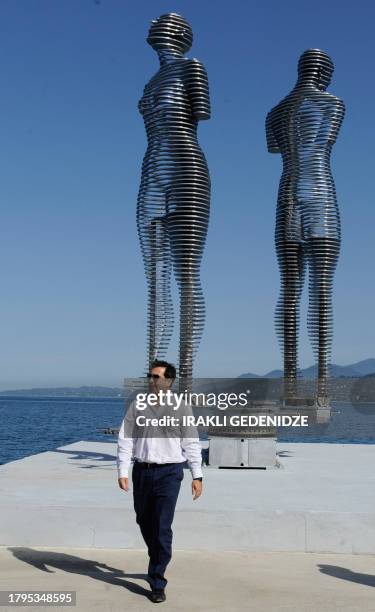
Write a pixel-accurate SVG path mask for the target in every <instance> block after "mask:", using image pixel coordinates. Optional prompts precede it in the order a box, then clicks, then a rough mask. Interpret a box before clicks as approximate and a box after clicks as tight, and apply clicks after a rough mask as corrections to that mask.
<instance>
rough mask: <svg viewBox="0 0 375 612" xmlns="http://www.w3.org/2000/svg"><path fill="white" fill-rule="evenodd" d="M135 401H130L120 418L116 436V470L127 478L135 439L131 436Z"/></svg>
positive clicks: (121, 476) (120, 475)
mask: <svg viewBox="0 0 375 612" xmlns="http://www.w3.org/2000/svg"><path fill="white" fill-rule="evenodd" d="M134 407H135V402H132V403H131V404H130V406H129V408H128V410H127V411H126V414H125V416H124V418H123V419H122V423H121V427H120V431H119V433H118V438H117V461H116V463H117V472H118V477H119V478H128V476H129V467H130V463H131V460H132V457H133V456H134V447H135V441H136V439H135V438H134V437H133V429H134V424H135V415H134Z"/></svg>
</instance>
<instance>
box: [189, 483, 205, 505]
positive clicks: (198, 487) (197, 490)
mask: <svg viewBox="0 0 375 612" xmlns="http://www.w3.org/2000/svg"><path fill="white" fill-rule="evenodd" d="M191 492H192V494H193V496H194V497H193V501H194V500H195V499H198V497H199V496H200V494H201V493H202V481H201V480H193V481H192V483H191Z"/></svg>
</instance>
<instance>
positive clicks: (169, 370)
mask: <svg viewBox="0 0 375 612" xmlns="http://www.w3.org/2000/svg"><path fill="white" fill-rule="evenodd" d="M152 368H165V372H164V376H165V378H173V379H174V378H176V368H175V367H174V365H172V364H171V363H168V361H162V360H161V359H155V361H153V362H152V364H151V369H152Z"/></svg>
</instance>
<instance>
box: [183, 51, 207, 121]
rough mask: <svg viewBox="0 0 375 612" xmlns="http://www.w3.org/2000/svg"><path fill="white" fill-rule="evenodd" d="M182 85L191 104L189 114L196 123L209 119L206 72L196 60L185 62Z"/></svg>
mask: <svg viewBox="0 0 375 612" xmlns="http://www.w3.org/2000/svg"><path fill="white" fill-rule="evenodd" d="M184 84H185V88H186V92H187V95H188V97H189V100H190V104H191V112H192V115H193V117H194V119H196V120H197V121H201V120H202V119H209V118H210V117H211V104H210V92H209V86H208V77H207V72H206V69H205V67H204V66H203V64H201V62H200V61H198V60H197V59H189V60H186V65H185V69H184Z"/></svg>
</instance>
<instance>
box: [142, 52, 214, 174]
mask: <svg viewBox="0 0 375 612" xmlns="http://www.w3.org/2000/svg"><path fill="white" fill-rule="evenodd" d="M202 69H203V67H202V65H201V64H200V63H199V62H198V61H197V60H190V59H187V58H181V59H177V60H175V61H173V62H171V63H168V64H166V65H164V66H162V67H161V68H160V70H159V71H158V72H157V73H156V74H155V75H154V76H153V77H152V78H151V80H150V81H149V82H148V83H147V85H146V87H145V88H144V92H143V96H142V98H141V99H140V101H139V103H138V108H139V111H140V112H141V114H142V115H143V119H144V123H145V128H146V134H147V140H148V149H147V151H146V155H145V160H144V171H147V170H148V165H147V164H148V162H149V161H151V159H152V164H153V166H154V169H155V164H156V166H159V167H160V166H163V167H164V175H163V176H164V178H165V179H167V182H168V179H170V178H171V176H172V174H171V173H172V171H173V170H174V169H176V166H183V167H184V170H185V171H186V170H187V169H188V168H187V166H186V162H188V159H189V158H194V162H195V163H194V165H195V166H199V169H200V172H204V174H205V175H206V178H208V168H207V163H206V159H205V156H204V153H203V151H202V149H201V147H200V145H199V143H198V139H197V124H198V119H199V117H198V116H195V111H196V110H199V108H198V109H197V104H199V100H198V98H197V94H196V93H195V92H194V87H195V91H197V90H198V89H199V72H200V71H201V70H202ZM203 70H204V69H203ZM194 81H195V83H194ZM191 94H193V95H191ZM201 103H202V102H201ZM166 162H169V163H170V166H169V167H167V166H166ZM161 178H162V177H161V176H159V179H161Z"/></svg>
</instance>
